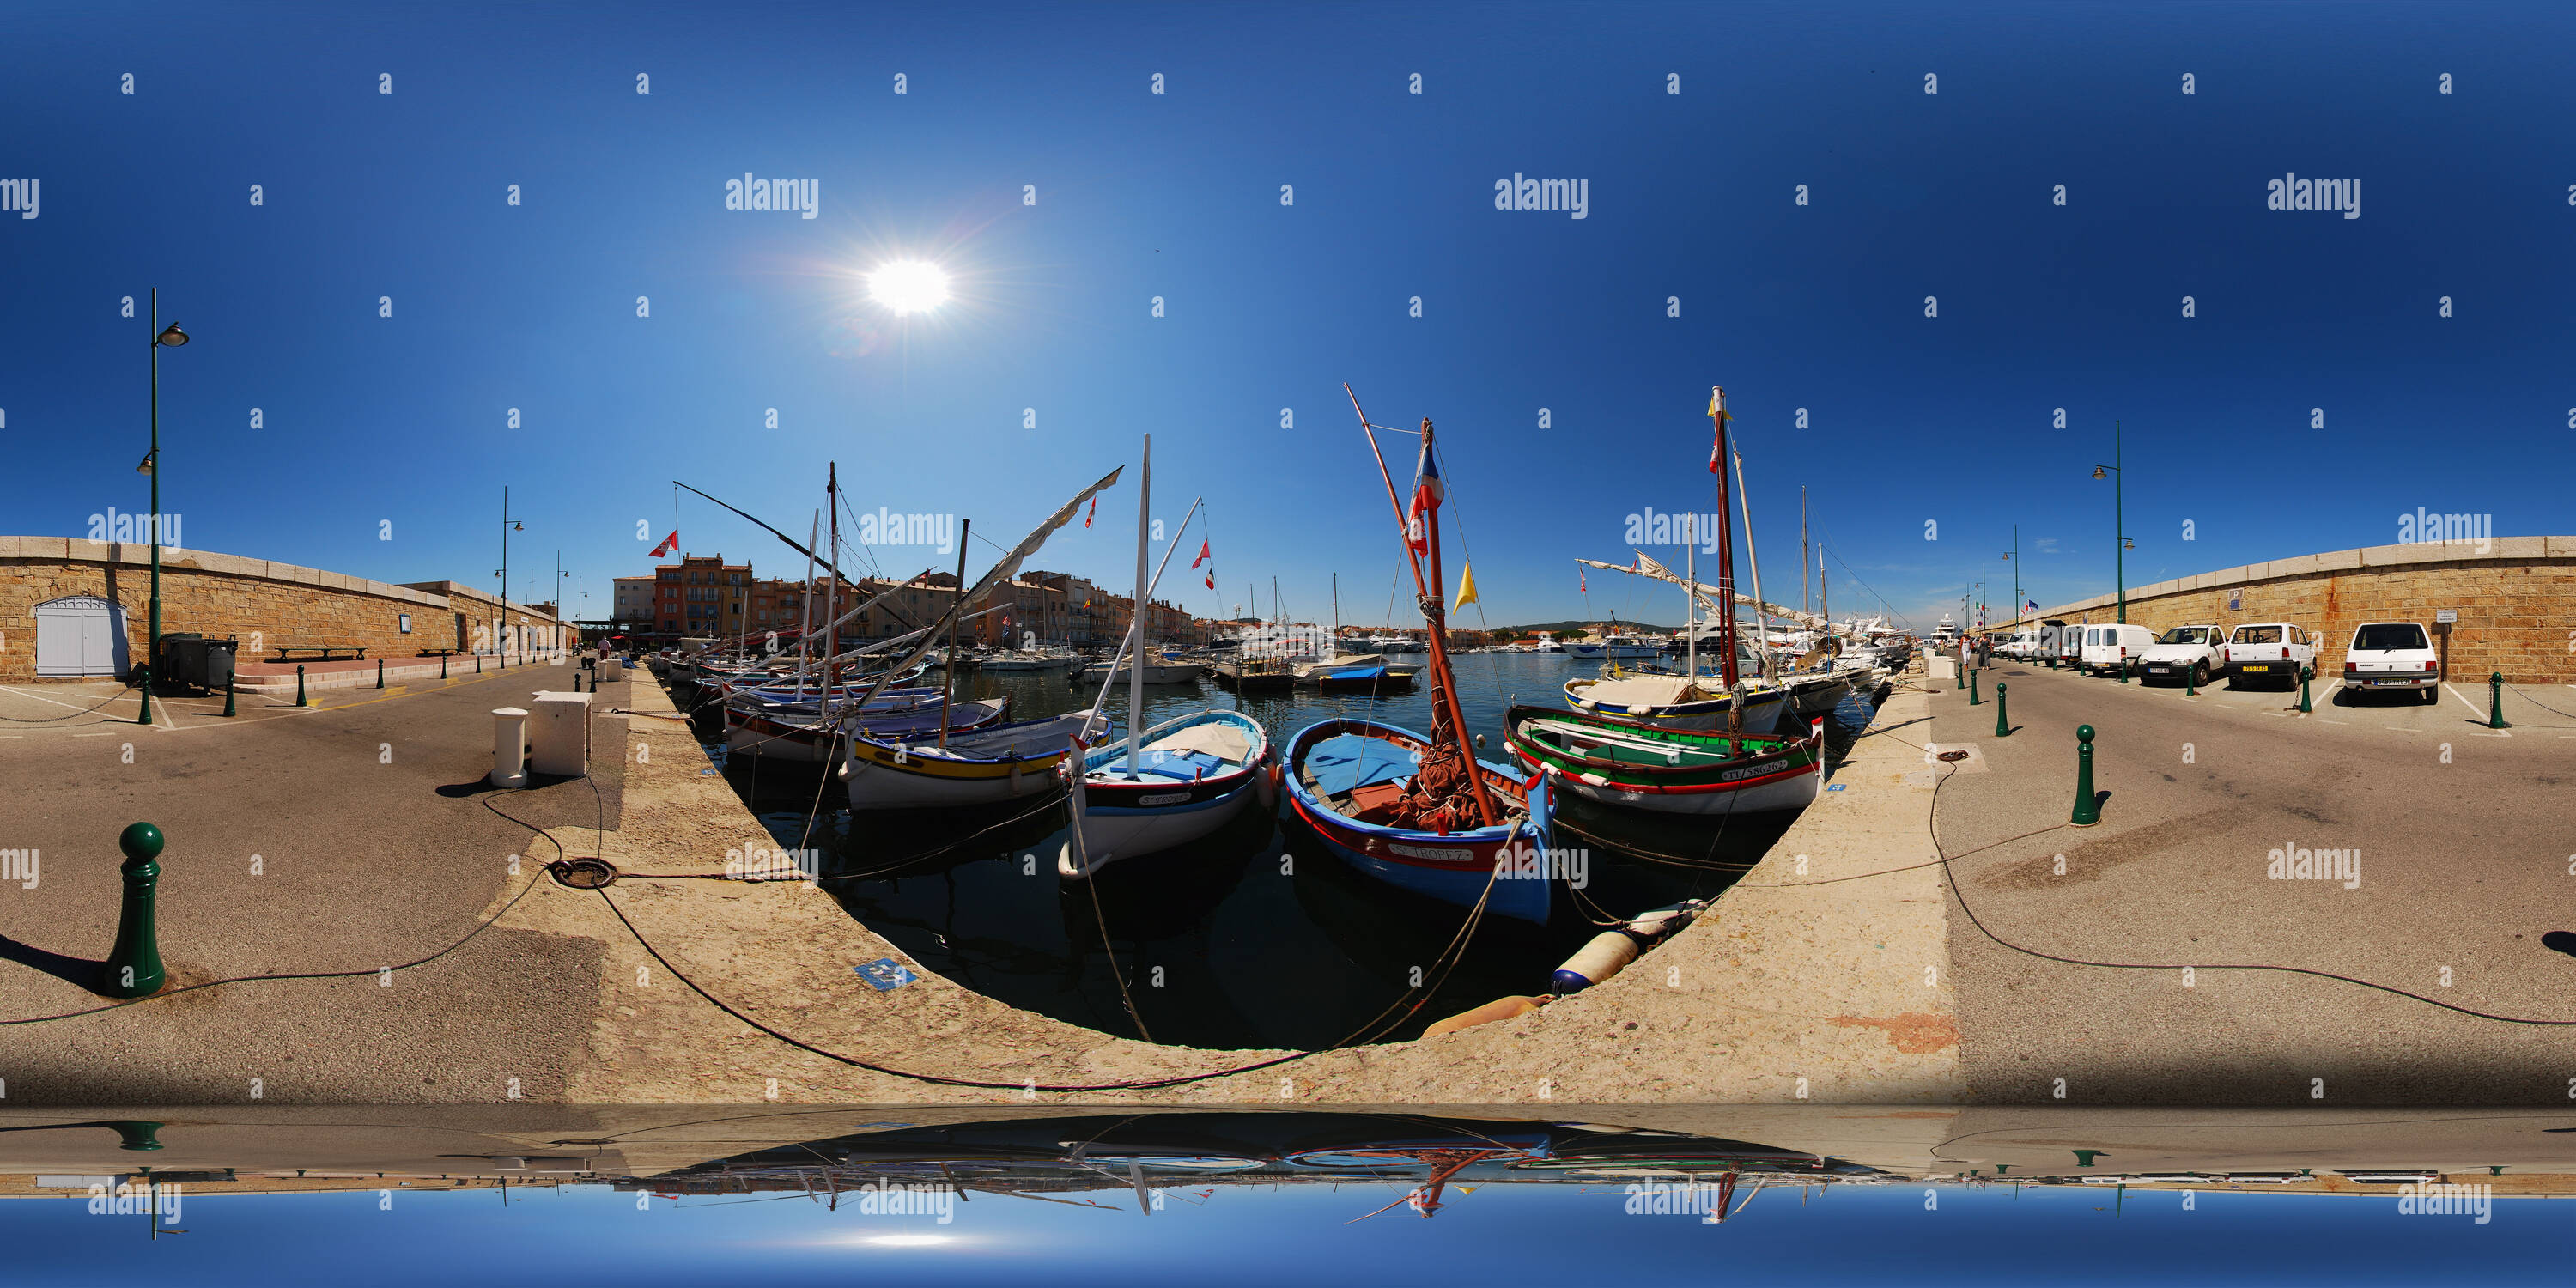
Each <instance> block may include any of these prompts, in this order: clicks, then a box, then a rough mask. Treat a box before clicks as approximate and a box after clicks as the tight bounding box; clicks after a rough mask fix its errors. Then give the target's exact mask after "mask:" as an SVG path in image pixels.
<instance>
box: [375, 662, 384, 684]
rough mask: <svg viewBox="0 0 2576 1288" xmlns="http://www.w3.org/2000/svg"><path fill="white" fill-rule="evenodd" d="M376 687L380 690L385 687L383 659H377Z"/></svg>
mask: <svg viewBox="0 0 2576 1288" xmlns="http://www.w3.org/2000/svg"><path fill="white" fill-rule="evenodd" d="M376 687H377V688H379V689H381V688H383V687H385V660H384V659H383V658H377V659H376Z"/></svg>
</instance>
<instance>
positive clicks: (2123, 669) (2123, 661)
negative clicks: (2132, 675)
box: [2120, 652, 2129, 684]
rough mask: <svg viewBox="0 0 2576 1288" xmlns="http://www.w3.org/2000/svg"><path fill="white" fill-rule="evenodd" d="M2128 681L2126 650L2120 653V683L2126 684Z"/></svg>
mask: <svg viewBox="0 0 2576 1288" xmlns="http://www.w3.org/2000/svg"><path fill="white" fill-rule="evenodd" d="M2128 682H2129V655H2128V654H2127V653H2126V652H2123V653H2121V654H2120V683H2122V684H2127V683H2128Z"/></svg>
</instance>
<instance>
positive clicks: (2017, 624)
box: [2004, 523, 2022, 634]
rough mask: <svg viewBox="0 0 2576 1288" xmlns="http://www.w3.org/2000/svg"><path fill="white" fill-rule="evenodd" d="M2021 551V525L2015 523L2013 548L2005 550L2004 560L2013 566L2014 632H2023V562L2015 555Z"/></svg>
mask: <svg viewBox="0 0 2576 1288" xmlns="http://www.w3.org/2000/svg"><path fill="white" fill-rule="evenodd" d="M2020 553H2021V525H2020V524H2018V523H2016V524H2014V525H2013V548H2012V549H2010V550H2007V551H2005V552H2004V562H2005V563H2008V564H2011V565H2012V566H2013V633H2014V634H2020V633H2021V605H2022V598H2021V564H2020V562H2019V561H2018V560H2016V559H2015V558H2014V556H2016V555H2019V554H2020Z"/></svg>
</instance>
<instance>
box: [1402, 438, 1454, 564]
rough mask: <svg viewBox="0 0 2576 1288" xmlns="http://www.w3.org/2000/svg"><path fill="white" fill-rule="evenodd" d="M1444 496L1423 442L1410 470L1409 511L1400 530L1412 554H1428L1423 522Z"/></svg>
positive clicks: (1427, 532)
mask: <svg viewBox="0 0 2576 1288" xmlns="http://www.w3.org/2000/svg"><path fill="white" fill-rule="evenodd" d="M1448 494H1449V493H1448V489H1447V488H1445V487H1443V486H1441V483H1440V462H1438V461H1435V460H1433V459H1431V440H1430V439H1428V438H1426V439H1423V440H1422V457H1421V459H1420V460H1418V461H1416V462H1415V463H1414V466H1413V511H1412V513H1411V514H1409V515H1408V516H1407V521H1406V523H1405V528H1404V543H1405V544H1406V545H1409V546H1411V547H1413V549H1414V551H1415V552H1416V553H1418V554H1429V553H1430V552H1431V529H1430V525H1429V524H1428V523H1427V522H1426V521H1427V520H1428V519H1429V518H1430V516H1431V515H1432V514H1433V513H1434V512H1436V511H1437V510H1439V508H1440V502H1441V501H1442V500H1443V499H1445V498H1446V497H1447V496H1448Z"/></svg>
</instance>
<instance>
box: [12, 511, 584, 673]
mask: <svg viewBox="0 0 2576 1288" xmlns="http://www.w3.org/2000/svg"><path fill="white" fill-rule="evenodd" d="M66 595H96V596H99V597H101V598H104V599H111V600H114V601H116V602H117V603H119V604H121V605H123V606H124V608H125V634H126V644H127V650H128V656H129V657H130V658H131V660H132V661H134V662H135V663H137V664H139V663H141V662H143V661H144V660H145V659H146V658H147V657H148V656H149V651H148V649H147V647H146V645H147V640H146V636H147V635H148V634H149V633H150V630H151V607H152V573H151V548H150V547H148V546H139V545H130V544H115V543H106V542H94V541H81V540H77V539H66V538H62V537H0V684H14V683H24V682H30V681H34V680H36V679H37V678H38V677H37V675H36V620H35V610H36V605H38V604H41V603H45V602H46V601H48V600H53V599H59V598H62V597H63V596H66ZM499 611H501V610H500V607H499V605H498V604H496V603H495V602H494V601H493V600H492V599H491V597H490V596H488V595H470V596H469V595H461V594H460V595H456V596H453V597H451V596H449V595H445V594H439V593H434V592H432V591H427V590H420V589H416V588H413V587H408V586H394V585H388V584H386V583H384V582H377V581H368V580H366V579H364V578H360V577H350V576H345V575H343V574H340V573H333V572H323V571H321V570H319V569H314V568H304V567H299V566H297V565H294V564H284V563H272V562H269V561H267V560H261V559H245V558H242V557H240V556H238V555H226V554H217V553H214V552H212V551H201V550H187V549H179V550H172V549H168V548H166V547H165V548H164V549H163V550H162V555H161V629H162V631H163V633H165V634H168V633H172V632H182V631H195V632H198V633H200V634H204V635H211V636H215V637H218V638H221V637H225V636H232V637H235V638H238V639H239V640H241V641H242V646H241V652H240V657H241V660H242V661H244V662H249V661H253V660H257V659H258V658H259V657H261V656H264V655H265V654H264V651H265V650H269V649H275V648H278V647H280V646H287V647H311V646H320V645H339V646H343V647H363V648H365V649H366V650H367V656H368V657H370V658H375V657H386V658H408V657H413V656H416V655H418V654H419V652H420V651H421V650H422V649H431V648H462V649H466V650H469V651H470V650H472V649H474V648H475V647H476V644H477V642H478V639H479V640H481V641H482V642H484V643H485V645H486V647H488V639H489V636H488V632H483V633H480V634H479V635H478V633H477V632H475V631H474V630H473V627H474V626H475V625H477V624H481V623H488V622H490V621H491V620H492V619H493V617H494V615H495V614H496V613H498V612H499ZM460 612H462V613H464V614H465V615H466V619H467V627H466V632H465V636H464V638H462V639H460V634H459V629H458V624H457V614H458V613H460ZM405 613H409V614H410V615H411V631H410V633H409V634H405V633H403V630H402V616H401V615H402V614H405ZM509 617H510V620H511V621H513V622H515V623H526V624H529V625H531V626H535V627H537V628H539V630H540V631H548V630H551V629H552V628H553V627H554V625H555V623H554V621H553V619H552V618H551V617H549V616H546V615H545V614H543V613H534V612H529V611H528V610H526V609H524V608H521V607H519V606H516V605H513V606H511V608H510V609H509ZM254 641H255V642H256V647H258V648H259V649H260V650H263V652H262V653H254V652H253V648H254ZM540 642H541V643H542V636H540ZM48 678H50V677H48Z"/></svg>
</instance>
